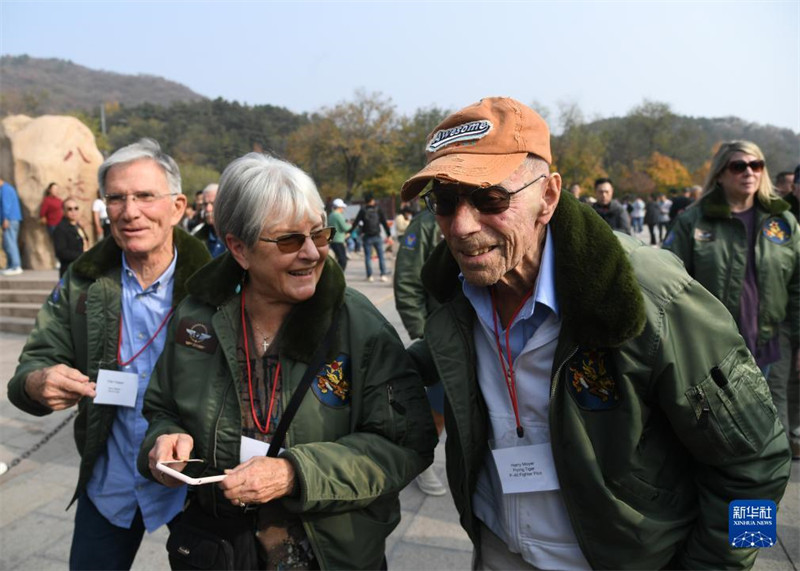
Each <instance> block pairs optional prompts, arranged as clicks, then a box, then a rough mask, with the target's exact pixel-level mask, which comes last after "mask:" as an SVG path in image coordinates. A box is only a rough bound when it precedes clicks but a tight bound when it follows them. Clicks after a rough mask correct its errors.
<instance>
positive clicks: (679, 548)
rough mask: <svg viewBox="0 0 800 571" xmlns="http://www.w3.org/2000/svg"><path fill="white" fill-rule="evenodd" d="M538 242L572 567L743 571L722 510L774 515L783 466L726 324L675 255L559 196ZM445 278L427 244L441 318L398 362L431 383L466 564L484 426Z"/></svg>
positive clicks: (748, 556) (469, 323) (463, 303)
mask: <svg viewBox="0 0 800 571" xmlns="http://www.w3.org/2000/svg"><path fill="white" fill-rule="evenodd" d="M550 228H551V230H552V236H553V247H554V251H555V270H554V271H555V276H554V277H555V286H556V291H557V293H558V304H559V307H560V308H561V310H560V311H561V314H560V317H561V333H560V336H559V340H558V345H557V349H556V353H555V358H554V361H553V368H552V374H551V390H550V403H549V411H548V414H549V424H550V434H551V447H552V451H553V457H554V460H555V466H556V471H557V475H558V480H559V483H560V487H561V490H562V493H563V496H562V497H563V499H564V502H565V505H566V509H567V512H568V515H569V518H570V522H571V524H572V527H573V530H574V531H575V535H576V537H577V539H578V542H579V544H580V547H581V550H582V552H583V554H584V556H585V557H586V559H587V561H588V562H589V564H590V565H591V566H592V568H595V569H660V568H665V567H667V566H669V567H670V568H684V569H701V568H711V569H721V568H747V567H750V566H752V564H753V562H754V561H755V557H756V552H757V550H756V549H732V548H731V547H730V544H729V543H728V503H729V502H730V501H731V500H734V499H745V498H747V499H770V500H774V501H776V502H777V501H779V500H780V498H781V497H782V495H783V492H784V489H785V487H786V484H787V481H788V478H789V469H790V458H791V454H790V451H789V445H788V440H787V438H786V436H785V434H784V432H783V429H782V427H781V425H780V423H779V421H778V419H777V414H776V411H775V407H774V406H773V404H772V400H771V398H770V393H769V389H768V388H767V385H766V382H765V381H764V378H763V377H762V375H761V372H760V371H759V369H758V367H757V366H756V364H755V362H754V360H753V358H752V356H751V355H750V352H749V351H748V350H747V348H746V347H745V346H744V343H743V341H742V338H741V337H740V336H739V334H738V331H737V329H736V325H735V323H734V321H733V319H731V316H730V314H729V313H728V312H727V311H726V310H725V308H724V307H723V306H722V304H720V303H719V301H718V300H717V299H716V298H714V297H713V296H712V295H710V294H709V293H708V292H707V291H706V290H705V289H704V288H703V287H702V286H701V285H700V284H699V283H698V282H696V281H695V280H693V279H692V278H691V277H690V276H689V275H688V274H687V273H686V272H685V270H684V269H683V267H682V265H681V263H680V261H679V260H678V259H677V258H675V256H673V255H672V254H670V253H668V252H663V251H659V250H654V249H652V248H650V247H648V246H646V245H644V244H643V243H641V242H640V241H638V240H635V239H633V238H631V237H629V236H626V235H623V234H621V233H616V235H615V233H614V232H612V230H611V229H610V228H609V227H608V225H607V224H606V223H605V222H604V221H602V220H601V219H600V218H598V217H597V216H595V214H594V212H593V211H592V210H591V207H590V206H587V205H583V204H580V203H578V201H577V200H575V198H574V197H572V196H571V195H570V194H568V193H562V195H561V199H560V202H559V206H558V208H557V209H556V212H555V214H554V216H553V218H552V220H551V222H550ZM458 272H459V268H458V265H457V264H456V261H455V259H454V258H453V257H452V255H451V254H450V252H449V250H448V249H447V247H446V244H444V243H443V244H440V245H439V247H437V249H436V250H435V251H434V253H433V254H432V255H431V257H430V258H429V260H428V262H427V263H426V265H425V267H424V269H423V281H424V283H425V285H426V287H427V288H428V289H429V290H430V291H431V292H432V293H434V295H436V297H437V299H438V300H439V301H440V302H442V304H443V305H442V306H441V307H439V308H438V309H437V310H436V311H434V312H433V313H432V314H431V315H430V316H428V320H427V323H426V326H425V337H424V339H423V340H421V341H418V342H417V343H416V344H415V345H413V346H412V347H411V348H410V351H411V353H412V356H413V357H414V359H415V361H416V362H417V365H418V368H419V369H420V372H421V374H422V375H423V377H424V378H426V379H427V378H436V377H438V378H440V379H441V381H442V383H443V384H444V388H445V393H446V399H445V426H446V428H447V442H446V448H445V449H446V453H447V476H448V480H449V483H450V490H451V492H452V494H453V499H454V501H455V503H456V507H457V508H458V511H459V513H460V516H461V524H462V526H463V527H464V529H465V530H466V531H467V534H468V535H469V537H470V538H471V540H472V542H473V544H474V545H475V546H476V548H477V549H480V525H479V522H478V520H477V518H476V517H475V516H474V514H473V510H472V497H473V493H474V492H475V485H476V481H477V477H478V472H479V470H480V468H481V466H482V464H483V462H484V459H485V454H486V452H487V450H488V443H487V440H488V438H489V434H488V427H489V424H488V417H487V414H488V413H487V409H486V404H485V402H484V399H483V396H482V394H481V390H480V387H479V385H478V381H477V378H476V359H477V357H476V353H475V346H474V342H473V331H474V327H475V324H476V316H475V311H474V310H473V308H472V306H471V305H470V303H469V301H468V300H467V299H466V297H465V296H464V294H463V292H462V288H461V283H460V281H459V280H458V277H457V276H458ZM592 359H594V362H592ZM598 362H599V363H601V364H602V365H603V366H604V367H605V370H606V371H607V374H605V373H603V372H602V367H599V366H598ZM717 369H718V372H717V371H716V370H717ZM712 371H715V372H714V373H713V376H712ZM715 378H716V379H717V380H716V381H715ZM720 385H722V386H720ZM604 399H605V400H604ZM509 406H510V403H509ZM544 523H545V525H546V522H544Z"/></svg>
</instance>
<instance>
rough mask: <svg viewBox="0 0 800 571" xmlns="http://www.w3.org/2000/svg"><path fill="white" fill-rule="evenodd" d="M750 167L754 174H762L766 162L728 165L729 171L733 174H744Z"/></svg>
mask: <svg viewBox="0 0 800 571" xmlns="http://www.w3.org/2000/svg"><path fill="white" fill-rule="evenodd" d="M747 167H750V168H751V169H752V171H753V172H761V171H763V170H764V161H760V160H759V161H750V162H749V163H748V162H747V161H731V162H729V163H728V170H729V171H731V172H732V173H733V174H742V173H743V172H744V171H746V170H747Z"/></svg>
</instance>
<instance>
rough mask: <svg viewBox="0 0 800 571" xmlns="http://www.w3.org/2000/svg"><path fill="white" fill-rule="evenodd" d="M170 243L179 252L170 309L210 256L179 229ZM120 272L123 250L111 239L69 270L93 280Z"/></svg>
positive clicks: (74, 263) (176, 229)
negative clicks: (118, 270)
mask: <svg viewBox="0 0 800 571" xmlns="http://www.w3.org/2000/svg"><path fill="white" fill-rule="evenodd" d="M172 239H173V241H174V244H175V248H176V249H177V250H178V260H177V261H176V262H175V282H174V285H173V288H172V306H173V307H175V306H176V305H178V303H179V302H180V301H181V300H182V299H183V298H184V297H186V293H187V289H186V282H187V280H188V279H189V276H191V275H192V274H193V273H195V272H196V271H197V270H198V269H199V268H200V267H201V266H202V265H203V264H205V263H206V262H208V261H209V260H210V259H211V254H209V253H208V249H207V248H206V247H205V245H203V243H202V242H200V241H199V240H197V239H196V238H193V237H192V236H190V235H189V234H187V233H186V232H184V231H183V230H182V229H180V228H178V227H174V228H173V229H172ZM121 268H122V249H121V248H120V247H119V246H118V245H117V243H116V242H115V241H114V239H113V238H106V239H104V240H101V241H100V242H98V243H97V244H95V245H94V247H93V248H92V249H90V250H89V251H88V252H86V253H85V254H83V255H82V256H81V257H80V258H78V259H77V260H75V262H73V263H72V266H70V269H71V270H72V271H73V273H75V274H77V275H81V276H84V277H87V278H89V279H93V280H96V279H98V278H100V277H101V276H103V275H105V274H107V273H108V272H109V271H111V270H114V269H120V270H121Z"/></svg>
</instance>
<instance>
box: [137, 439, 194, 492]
mask: <svg viewBox="0 0 800 571" xmlns="http://www.w3.org/2000/svg"><path fill="white" fill-rule="evenodd" d="M193 448H194V439H193V438H192V437H191V436H189V435H188V434H183V433H176V434H162V435H161V436H159V437H158V438H156V443H155V444H154V445H153V447H152V448H151V449H150V453H149V454H148V455H147V460H148V462H147V465H148V467H149V468H150V473H151V474H152V475H153V478H155V480H156V481H158V482H161V483H162V484H164V485H165V486H167V487H168V488H177V487H179V486H183V482H181V481H180V480H176V479H175V478H173V477H172V476H167V475H166V474H165V473H164V472H162V471H161V470H159V469H158V468H156V464H158V463H159V462H174V461H175V460H188V459H189V458H190V454H191V453H192V449H193ZM185 467H186V463H185V462H184V463H183V464H174V465H172V466H170V468H174V469H175V470H178V471H179V472H182V471H183V469H184V468H185Z"/></svg>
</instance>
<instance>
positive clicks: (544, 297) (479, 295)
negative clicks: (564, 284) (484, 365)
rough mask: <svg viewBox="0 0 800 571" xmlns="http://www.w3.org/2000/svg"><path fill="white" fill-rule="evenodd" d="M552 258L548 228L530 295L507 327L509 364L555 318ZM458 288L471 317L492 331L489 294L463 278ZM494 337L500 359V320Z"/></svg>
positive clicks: (502, 333) (502, 338) (503, 336)
mask: <svg viewBox="0 0 800 571" xmlns="http://www.w3.org/2000/svg"><path fill="white" fill-rule="evenodd" d="M553 263H554V255H553V237H552V234H551V232H550V226H548V227H547V231H546V234H545V240H544V249H543V251H542V261H541V266H540V267H539V275H538V276H537V277H536V284H535V285H534V290H533V295H532V296H531V297H529V298H528V299H527V300H526V301H525V304H524V305H523V306H522V309H521V310H520V312H519V313H518V314H517V316H516V317H515V318H514V321H513V322H511V323H510V324H509V327H510V328H511V331H510V332H509V341H510V342H511V360H512V362H513V360H514V359H516V358H517V357H518V356H519V354H520V353H521V352H522V349H523V348H524V347H525V344H526V343H527V342H528V340H529V339H530V338H531V337H533V334H534V333H535V332H536V330H537V329H538V328H539V326H540V325H541V324H542V323H544V320H545V319H547V317H548V315H549V314H550V312H552V313H554V314H555V315H556V316H558V314H559V313H558V301H557V299H556V287H555V275H554V266H553ZM459 278H461V282H462V288H463V291H464V295H465V296H466V298H467V299H468V300H469V302H470V304H472V307H473V308H474V309H475V313H476V314H477V315H478V319H480V320H481V321H482V322H483V323H484V324H485V325H486V327H488V328H489V331H494V319H493V315H492V314H493V313H494V311H493V309H492V297H491V294H490V293H489V288H486V287H478V286H474V285H471V284H469V283H468V282H467V281H466V280H464V275H463V274H460V275H459ZM497 327H498V330H497V333H498V334H499V336H500V346H501V347H502V349H503V355H506V354H507V352H506V351H507V349H506V330H505V329H503V326H502V324H501V323H500V319H499V318H498V320H497Z"/></svg>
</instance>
